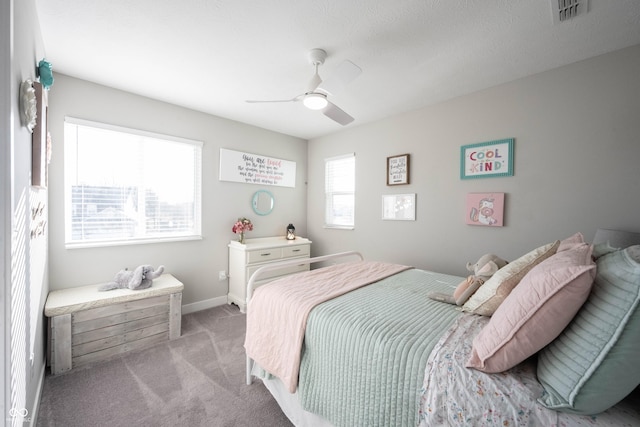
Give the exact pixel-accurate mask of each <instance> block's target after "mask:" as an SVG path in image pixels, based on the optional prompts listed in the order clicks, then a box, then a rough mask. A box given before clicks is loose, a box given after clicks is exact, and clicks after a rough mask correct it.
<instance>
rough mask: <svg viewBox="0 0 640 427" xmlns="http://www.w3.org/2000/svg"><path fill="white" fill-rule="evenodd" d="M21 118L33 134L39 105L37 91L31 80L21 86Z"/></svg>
mask: <svg viewBox="0 0 640 427" xmlns="http://www.w3.org/2000/svg"><path fill="white" fill-rule="evenodd" d="M20 118H21V119H22V124H23V125H24V126H26V127H27V129H29V132H33V128H34V127H35V126H36V118H37V105H36V90H35V89H34V88H33V82H32V81H31V80H25V81H23V82H22V84H21V85H20Z"/></svg>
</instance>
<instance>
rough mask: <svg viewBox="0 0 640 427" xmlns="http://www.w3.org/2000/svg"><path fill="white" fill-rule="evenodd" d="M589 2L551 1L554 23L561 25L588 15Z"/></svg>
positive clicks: (571, 0)
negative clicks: (577, 17)
mask: <svg viewBox="0 0 640 427" xmlns="http://www.w3.org/2000/svg"><path fill="white" fill-rule="evenodd" d="M588 5H589V2H588V0H551V12H552V14H553V23H554V24H559V23H561V22H564V21H568V20H569V19H573V18H575V17H576V16H580V15H584V14H585V13H587V8H588Z"/></svg>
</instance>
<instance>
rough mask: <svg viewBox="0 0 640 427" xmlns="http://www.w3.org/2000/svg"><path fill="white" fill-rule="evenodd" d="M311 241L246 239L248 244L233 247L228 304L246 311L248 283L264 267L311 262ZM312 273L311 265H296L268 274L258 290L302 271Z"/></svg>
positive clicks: (261, 281)
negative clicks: (298, 259) (302, 260)
mask: <svg viewBox="0 0 640 427" xmlns="http://www.w3.org/2000/svg"><path fill="white" fill-rule="evenodd" d="M310 254H311V240H309V239H305V238H304V237H296V238H295V240H287V239H285V238H284V237H262V238H257V239H245V241H244V243H240V242H237V241H231V242H230V243H229V293H228V294H227V303H229V304H231V303H233V304H236V305H237V306H238V307H240V311H241V312H243V313H244V312H245V311H246V303H247V282H248V281H249V278H250V277H251V275H252V274H253V273H254V272H255V271H256V270H257V269H258V268H260V267H262V266H264V265H268V264H271V263H274V262H277V261H284V260H287V259H295V258H309V256H310ZM305 270H309V264H301V265H293V266H289V267H286V268H283V269H279V270H276V271H272V272H267V273H265V275H264V276H263V278H262V279H261V280H260V281H258V282H256V287H257V286H260V285H263V284H265V283H267V282H270V281H272V280H274V279H276V278H278V277H282V276H286V275H288V274H292V273H297V272H299V271H305Z"/></svg>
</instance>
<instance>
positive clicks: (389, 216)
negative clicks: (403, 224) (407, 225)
mask: <svg viewBox="0 0 640 427" xmlns="http://www.w3.org/2000/svg"><path fill="white" fill-rule="evenodd" d="M382 219H384V220H395V221H415V220H416V194H415V193H411V194H390V195H385V196H382Z"/></svg>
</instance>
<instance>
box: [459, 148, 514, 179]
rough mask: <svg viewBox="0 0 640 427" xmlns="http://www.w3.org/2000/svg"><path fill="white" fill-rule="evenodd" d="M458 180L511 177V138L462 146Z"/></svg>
mask: <svg viewBox="0 0 640 427" xmlns="http://www.w3.org/2000/svg"><path fill="white" fill-rule="evenodd" d="M460 157H461V159H460V160H461V164H460V178H462V179H467V178H485V177H490V176H511V175H513V138H512V139H502V140H499V141H491V142H481V143H479V144H471V145H463V146H462V147H461V149H460Z"/></svg>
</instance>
